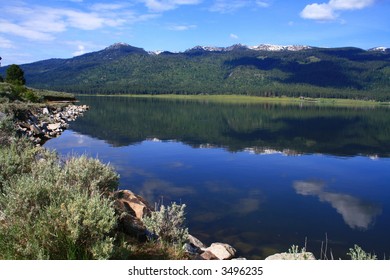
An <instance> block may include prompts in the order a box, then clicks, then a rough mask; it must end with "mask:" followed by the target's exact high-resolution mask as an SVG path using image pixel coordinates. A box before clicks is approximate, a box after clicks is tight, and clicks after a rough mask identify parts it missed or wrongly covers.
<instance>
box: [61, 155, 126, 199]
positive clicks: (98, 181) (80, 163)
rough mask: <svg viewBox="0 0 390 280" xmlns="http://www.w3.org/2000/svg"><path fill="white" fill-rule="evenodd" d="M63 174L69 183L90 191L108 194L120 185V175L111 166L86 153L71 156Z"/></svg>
mask: <svg viewBox="0 0 390 280" xmlns="http://www.w3.org/2000/svg"><path fill="white" fill-rule="evenodd" d="M62 175H63V177H64V178H63V180H64V181H65V182H66V183H67V184H68V185H71V186H74V187H76V186H77V187H78V188H80V189H84V190H88V191H89V192H90V193H91V192H94V191H98V192H99V193H105V194H107V193H108V192H112V191H114V190H116V189H117V188H118V185H119V175H118V174H117V173H116V172H115V171H114V169H113V168H112V167H111V166H109V165H104V164H102V163H101V162H100V161H99V160H98V159H92V158H88V157H87V156H85V155H83V156H81V157H71V158H69V159H68V160H67V161H66V163H65V166H64V172H63V173H62Z"/></svg>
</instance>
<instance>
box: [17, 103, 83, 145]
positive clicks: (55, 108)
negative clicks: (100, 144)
mask: <svg viewBox="0 0 390 280" xmlns="http://www.w3.org/2000/svg"><path fill="white" fill-rule="evenodd" d="M88 109H89V107H88V106H87V105H73V104H71V105H48V106H45V107H41V108H34V109H30V110H27V111H25V112H24V113H23V116H21V117H19V118H18V121H17V123H16V126H17V128H16V129H17V133H18V134H19V135H20V136H25V137H27V138H29V139H30V140H31V141H32V142H33V143H34V144H37V145H42V144H43V143H44V142H46V141H47V140H49V139H51V138H55V137H57V136H59V135H61V133H62V132H63V131H64V130H66V129H67V128H68V127H69V124H68V122H71V121H75V120H76V119H77V118H78V117H79V116H82V115H83V114H84V112H85V111H87V110H88Z"/></svg>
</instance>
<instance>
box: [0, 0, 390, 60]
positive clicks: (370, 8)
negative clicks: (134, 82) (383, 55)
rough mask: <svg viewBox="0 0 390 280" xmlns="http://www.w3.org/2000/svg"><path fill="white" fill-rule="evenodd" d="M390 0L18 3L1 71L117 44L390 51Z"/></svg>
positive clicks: (11, 13) (2, 15) (6, 27)
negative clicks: (256, 46) (265, 44)
mask: <svg viewBox="0 0 390 280" xmlns="http://www.w3.org/2000/svg"><path fill="white" fill-rule="evenodd" d="M389 15H390V0H284V1H282V0H241V1H238V0H230V1H225V0H211V1H206V0H118V1H116V0H114V1H112V0H110V1H109V0H51V1H47V0H45V1H41V0H24V1H19V0H13V1H3V3H2V4H1V9H0V56H1V57H2V58H3V60H2V61H1V62H2V64H3V65H7V64H12V63H16V64H22V63H28V62H33V61H38V60H43V59H49V58H69V57H72V56H76V55H80V54H83V53H86V52H91V51H96V50H100V49H103V48H105V47H107V46H109V45H111V44H113V43H115V42H124V43H128V44H130V45H133V46H137V47H142V48H144V49H145V50H147V51H154V50H169V51H184V50H186V49H188V48H191V47H193V46H196V45H205V46H220V47H227V46H230V45H233V44H238V43H241V44H245V45H250V46H252V45H259V44H262V43H269V44H279V45H293V44H297V45H311V46H319V47H341V46H355V47H360V48H363V49H368V48H372V47H377V46H385V47H390V16H389Z"/></svg>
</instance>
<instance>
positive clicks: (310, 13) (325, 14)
mask: <svg viewBox="0 0 390 280" xmlns="http://www.w3.org/2000/svg"><path fill="white" fill-rule="evenodd" d="M300 15H301V17H303V18H305V19H314V20H320V21H326V20H334V19H335V18H336V15H335V13H334V10H333V8H332V7H331V6H329V5H328V4H317V3H314V4H310V5H307V6H306V7H305V8H304V9H303V10H302V12H301V14H300Z"/></svg>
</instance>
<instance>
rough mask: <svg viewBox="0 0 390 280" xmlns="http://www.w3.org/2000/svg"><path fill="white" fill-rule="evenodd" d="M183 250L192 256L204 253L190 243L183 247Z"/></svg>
mask: <svg viewBox="0 0 390 280" xmlns="http://www.w3.org/2000/svg"><path fill="white" fill-rule="evenodd" d="M183 250H184V252H186V253H188V254H190V255H196V254H199V253H201V252H202V251H201V250H200V249H199V248H198V247H196V246H194V245H192V244H190V243H185V244H184V245H183Z"/></svg>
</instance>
